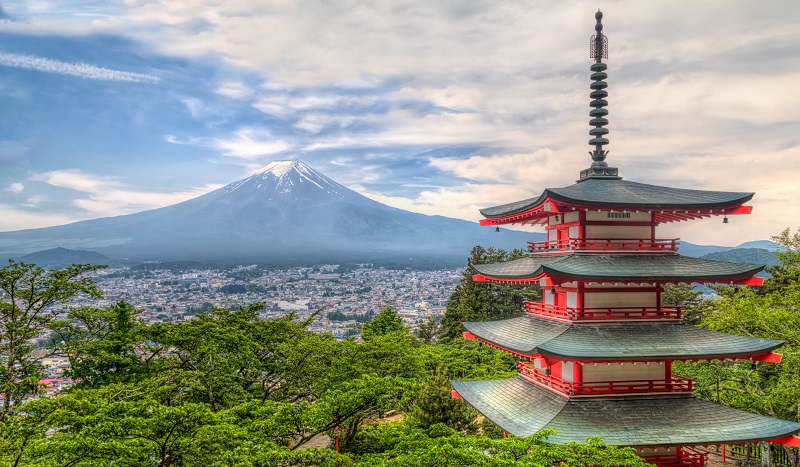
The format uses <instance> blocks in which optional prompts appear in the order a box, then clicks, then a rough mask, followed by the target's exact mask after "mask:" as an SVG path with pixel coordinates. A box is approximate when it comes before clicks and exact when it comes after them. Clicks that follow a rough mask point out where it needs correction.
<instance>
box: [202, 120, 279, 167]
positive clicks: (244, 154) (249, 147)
mask: <svg viewBox="0 0 800 467" xmlns="http://www.w3.org/2000/svg"><path fill="white" fill-rule="evenodd" d="M213 146H214V147H215V148H217V149H219V150H220V151H222V153H223V155H225V156H229V157H238V158H241V159H246V160H251V161H252V160H261V159H263V158H264V157H265V156H270V155H273V154H278V153H280V152H283V151H286V150H288V149H289V148H290V145H289V143H287V142H286V141H283V140H281V139H279V138H276V137H274V136H272V134H271V133H270V132H269V131H267V130H266V129H264V128H255V127H245V128H240V129H239V130H237V131H236V132H235V133H234V134H233V135H232V136H231V137H230V138H228V139H217V140H215V141H214V143H213Z"/></svg>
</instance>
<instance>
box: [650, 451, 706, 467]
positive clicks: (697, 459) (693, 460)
mask: <svg viewBox="0 0 800 467" xmlns="http://www.w3.org/2000/svg"><path fill="white" fill-rule="evenodd" d="M642 459H644V461H645V462H647V463H648V464H655V465H656V466H658V467H702V466H704V465H706V455H705V454H703V453H702V452H700V451H696V450H694V449H692V448H687V447H680V448H678V453H677V454H671V455H670V454H665V455H662V456H642Z"/></svg>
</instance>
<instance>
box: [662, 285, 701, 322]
mask: <svg viewBox="0 0 800 467" xmlns="http://www.w3.org/2000/svg"><path fill="white" fill-rule="evenodd" d="M701 296H702V292H701V291H700V290H698V289H696V288H695V287H694V285H692V284H665V285H664V292H663V293H662V294H661V304H662V305H666V306H677V307H681V308H682V310H683V321H684V322H685V323H687V324H700V321H701V319H702V317H703V313H704V312H705V311H707V308H708V307H707V305H706V303H705V301H704V300H703V299H702V298H701Z"/></svg>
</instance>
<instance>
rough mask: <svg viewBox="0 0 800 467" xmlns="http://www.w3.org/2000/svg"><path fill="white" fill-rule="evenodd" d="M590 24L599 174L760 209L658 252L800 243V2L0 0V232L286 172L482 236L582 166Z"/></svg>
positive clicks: (665, 233)
mask: <svg viewBox="0 0 800 467" xmlns="http://www.w3.org/2000/svg"><path fill="white" fill-rule="evenodd" d="M598 8H601V9H602V11H603V13H604V15H605V16H604V19H603V23H604V27H605V30H604V32H605V34H606V35H607V36H608V41H609V59H608V60H606V62H607V63H608V67H609V68H608V74H609V78H608V80H607V82H608V84H609V87H608V92H609V98H608V101H609V107H608V110H609V116H608V119H609V122H610V123H609V125H608V128H609V130H610V134H609V135H608V138H609V140H610V144H609V145H608V147H607V149H608V150H610V154H609V156H608V159H607V162H609V164H610V165H612V166H616V167H619V170H620V175H622V176H623V177H624V178H625V179H626V180H632V181H637V182H642V183H650V184H657V185H665V186H673V187H681V188H692V189H707V190H722V191H745V192H756V196H755V197H754V199H753V200H752V202H751V203H750V204H751V205H752V206H753V213H752V214H751V215H749V216H733V217H731V219H730V223H729V224H726V225H723V224H722V223H721V219H718V218H712V219H706V220H702V221H694V222H682V223H678V224H675V225H672V224H670V225H667V226H664V227H660V228H659V232H658V236H659V237H662V238H674V237H680V238H682V239H683V240H686V241H689V242H692V243H697V244H714V245H727V246H735V245H738V244H740V243H742V242H745V241H749V240H759V239H768V238H769V237H770V236H772V235H776V234H778V233H780V231H782V230H783V229H784V228H787V227H789V228H792V229H793V230H794V229H795V228H797V227H800V202H799V201H798V200H800V164H798V161H800V87H798V83H800V27H798V26H797V25H798V24H800V2H797V1H796V0H774V1H769V2H763V1H761V2H758V1H753V0H748V1H744V0H742V1H737V0H724V1H722V0H705V1H703V2H697V1H696V0H671V1H663V0H652V1H641V0H636V1H632V0H618V1H605V0H604V1H602V2H600V1H597V2H582V1H555V0H549V1H546V0H540V1H505V0H495V1H492V2H475V1H472V0H448V1H430V0H385V1H381V0H376V1H369V2H366V1H355V0H336V1H333V0H331V1H320V0H302V1H300V0H298V1H295V0H275V1H268V0H225V1H219V0H161V1H151V0H125V1H109V0H102V1H96V0H52V1H50V0H24V1H23V0H0V231H10V230H19V229H27V228H38V227H46V226H52V225H61V224H65V223H69V222H74V221H78V220H84V219H93V218H98V217H106V216H116V215H121V214H129V213H133V212H139V211H143V210H146V209H153V208H157V207H162V206H167V205H170V204H174V203H177V202H180V201H183V200H186V199H190V198H192V197H195V196H198V195H200V194H203V193H205V192H208V191H210V190H212V189H215V188H218V187H221V186H224V185H226V184H228V183H231V182H233V181H235V180H237V179H240V178H242V177H244V176H246V175H248V174H249V173H252V172H254V171H256V170H258V169H259V168H260V167H262V166H264V165H266V164H268V163H269V162H271V161H273V160H283V159H299V160H302V161H303V162H305V163H306V164H308V165H309V166H311V167H313V168H314V169H316V170H318V171H320V172H322V173H323V174H325V175H327V176H329V177H331V178H333V179H334V180H336V181H338V182H339V183H342V184H343V185H345V186H348V187H350V188H352V189H354V190H356V191H358V192H360V193H362V194H364V195H366V196H368V197H370V198H372V199H375V200H377V201H380V202H383V203H386V204H389V205H392V206H395V207H399V208H402V209H407V210H410V211H415V212H421V213H424V214H438V215H444V216H449V217H456V218H461V219H467V220H474V221H477V220H478V219H480V214H479V213H478V209H479V208H482V207H487V206H493V205H498V204H503V203H508V202H512V201H517V200H521V199H525V198H529V197H532V196H538V195H539V194H540V193H541V192H542V190H543V189H544V188H547V187H561V186H566V185H569V184H572V183H573V182H574V181H575V180H576V179H577V178H578V174H579V172H580V170H581V169H584V168H587V167H588V166H589V164H590V163H591V158H590V156H589V155H588V151H589V150H590V149H592V147H591V146H589V145H588V140H589V135H588V131H589V128H590V127H589V125H588V120H589V117H588V111H589V97H588V95H589V92H590V90H589V83H590V79H589V74H590V72H589V66H590V65H591V63H592V60H591V59H590V58H589V38H590V36H591V35H592V34H593V33H594V23H595V20H594V13H595V11H597V9H598ZM528 229H533V230H534V231H539V228H528Z"/></svg>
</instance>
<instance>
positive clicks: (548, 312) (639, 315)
mask: <svg viewBox="0 0 800 467" xmlns="http://www.w3.org/2000/svg"><path fill="white" fill-rule="evenodd" d="M525 312H526V313H528V315H530V316H536V317H542V318H554V319H560V320H566V321H581V320H585V321H625V320H636V319H671V320H679V319H681V316H682V309H681V307H678V306H664V305H662V306H628V307H613V308H572V307H566V306H554V305H545V304H544V303H541V302H525Z"/></svg>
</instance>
